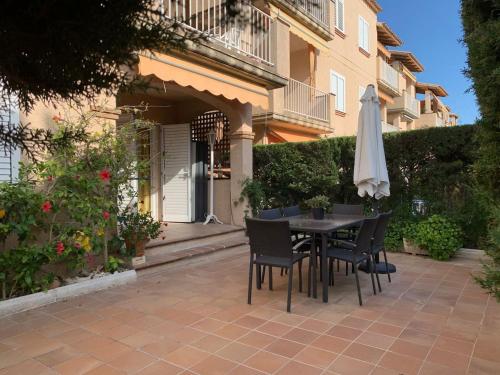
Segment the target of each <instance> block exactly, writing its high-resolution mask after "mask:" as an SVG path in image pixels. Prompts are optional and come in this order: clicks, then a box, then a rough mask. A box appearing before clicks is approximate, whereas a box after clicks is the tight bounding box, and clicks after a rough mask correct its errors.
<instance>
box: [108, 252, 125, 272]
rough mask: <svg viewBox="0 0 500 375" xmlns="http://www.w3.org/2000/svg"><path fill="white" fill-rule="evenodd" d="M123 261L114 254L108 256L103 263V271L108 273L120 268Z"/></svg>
mask: <svg viewBox="0 0 500 375" xmlns="http://www.w3.org/2000/svg"><path fill="white" fill-rule="evenodd" d="M123 264H124V261H123V260H121V259H120V258H115V257H114V256H110V257H109V259H108V261H107V262H106V263H105V264H104V271H106V272H109V273H115V272H118V271H119V270H120V268H121V267H122V266H123Z"/></svg>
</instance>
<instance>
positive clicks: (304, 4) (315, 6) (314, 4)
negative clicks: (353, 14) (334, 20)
mask: <svg viewBox="0 0 500 375" xmlns="http://www.w3.org/2000/svg"><path fill="white" fill-rule="evenodd" d="M287 1H288V2H289V3H292V4H293V6H295V7H296V8H298V9H299V10H300V11H302V12H303V13H305V14H306V15H307V16H308V17H309V18H311V19H312V20H313V21H315V22H317V23H319V24H320V25H321V26H323V27H324V28H326V29H328V28H329V20H328V3H329V1H330V0H312V1H311V0H287Z"/></svg>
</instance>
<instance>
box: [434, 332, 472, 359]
mask: <svg viewBox="0 0 500 375" xmlns="http://www.w3.org/2000/svg"><path fill="white" fill-rule="evenodd" d="M434 347H435V348H437V349H441V350H446V351H448V352H453V353H458V354H463V355H466V356H469V355H471V354H472V349H473V348H474V344H472V343H471V342H469V341H462V340H455V339H452V338H449V337H445V336H439V337H438V338H437V340H436V343H435V344H434Z"/></svg>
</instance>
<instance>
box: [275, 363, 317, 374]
mask: <svg viewBox="0 0 500 375" xmlns="http://www.w3.org/2000/svg"><path fill="white" fill-rule="evenodd" d="M321 373H322V370H321V369H319V368H317V367H312V366H309V365H306V364H304V363H299V362H295V361H292V362H288V363H287V364H286V365H285V367H283V368H281V369H280V370H279V371H278V372H277V373H276V374H278V375H289V374H300V375H319V374H321Z"/></svg>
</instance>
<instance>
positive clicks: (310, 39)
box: [271, 4, 330, 52]
mask: <svg viewBox="0 0 500 375" xmlns="http://www.w3.org/2000/svg"><path fill="white" fill-rule="evenodd" d="M271 15H272V16H273V17H275V16H279V17H280V18H282V19H283V20H284V21H285V22H286V23H288V24H289V25H290V32H291V33H293V34H295V35H296V36H298V37H299V38H300V39H302V40H303V41H305V42H307V43H309V44H311V45H313V46H314V48H317V49H319V50H320V51H323V52H329V51H330V48H329V47H328V42H327V41H325V40H324V39H323V38H321V37H320V36H319V35H318V34H316V33H315V32H314V31H312V30H310V29H308V28H307V27H304V26H303V25H302V24H301V23H299V22H298V21H296V20H295V19H294V18H292V17H290V16H289V15H288V14H286V13H285V12H283V11H280V10H279V9H278V8H277V7H275V6H274V5H272V4H271Z"/></svg>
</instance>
